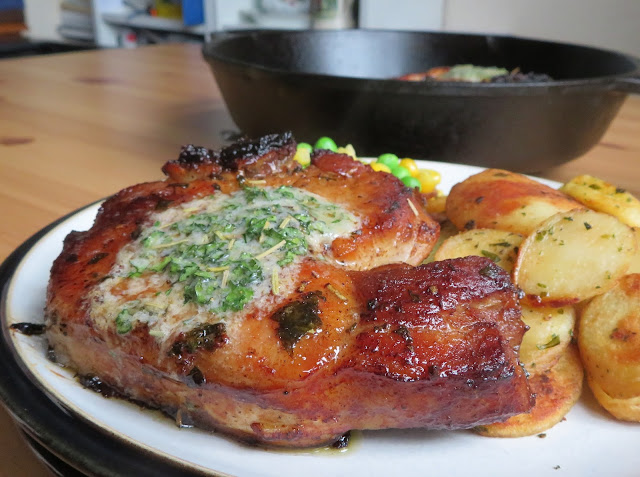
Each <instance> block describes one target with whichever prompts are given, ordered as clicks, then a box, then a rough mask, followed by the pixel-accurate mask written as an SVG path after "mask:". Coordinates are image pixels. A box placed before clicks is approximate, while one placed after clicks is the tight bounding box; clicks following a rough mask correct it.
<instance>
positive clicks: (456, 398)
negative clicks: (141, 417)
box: [45, 134, 533, 447]
mask: <svg viewBox="0 0 640 477" xmlns="http://www.w3.org/2000/svg"><path fill="white" fill-rule="evenodd" d="M295 153H296V144H295V142H294V141H293V139H292V138H291V136H290V135H287V134H285V135H273V136H267V137H263V138H260V139H258V140H256V141H243V142H240V143H238V144H235V145H233V146H230V147H228V148H225V149H223V150H221V151H219V152H214V151H211V150H208V149H204V148H195V147H192V146H188V147H185V148H184V149H183V151H182V153H181V155H180V158H179V159H178V160H175V161H170V162H168V163H167V164H166V165H165V166H164V168H163V170H164V172H165V173H166V174H167V176H168V178H167V179H166V180H165V181H161V182H151V183H145V184H139V185H136V186H132V187H129V188H127V189H125V190H123V191H121V192H119V193H118V194H116V195H115V196H113V197H111V198H110V199H108V200H107V201H106V202H105V203H104V204H103V206H102V207H101V209H100V212H99V213H98V216H97V218H96V221H95V223H94V225H93V227H92V228H91V229H90V230H89V231H86V232H73V233H71V234H70V235H69V236H68V237H67V238H66V239H65V242H64V248H63V251H62V253H61V254H60V256H59V257H58V258H57V259H56V260H55V262H54V264H53V268H52V271H51V279H50V283H49V287H48V291H47V304H46V311H45V321H46V326H47V336H48V339H49V342H50V344H51V346H52V347H53V349H54V351H55V355H56V357H57V359H58V360H59V361H60V362H62V363H64V364H68V365H69V366H72V367H73V368H75V369H76V370H77V372H78V374H79V375H82V376H84V377H85V379H87V378H88V379H91V378H93V377H95V378H96V379H99V380H101V381H102V382H104V383H107V384H109V385H110V386H112V387H114V388H115V389H117V390H118V391H119V392H121V393H122V394H123V395H125V396H127V397H129V398H132V399H135V400H137V401H141V402H144V403H146V404H148V405H150V406H152V407H157V408H160V409H163V410H164V411H165V412H167V413H169V414H172V415H174V416H176V419H177V420H178V421H179V422H182V423H190V424H196V425H198V426H201V427H204V428H210V429H215V430H218V431H222V432H225V433H227V434H230V435H233V436H235V437H237V438H239V439H242V440H245V441H248V442H254V443H261V444H267V445H274V446H293V447H302V446H317V445H322V444H327V443H331V442H333V441H335V440H337V439H339V438H340V436H341V435H342V434H344V433H345V432H347V431H349V430H351V429H384V428H408V427H426V428H431V429H459V428H470V427H475V426H479V425H486V424H490V423H493V422H496V421H501V420H505V419H507V418H509V417H511V416H514V415H517V414H521V413H523V412H526V411H528V410H529V409H530V408H531V406H532V404H533V397H532V395H531V391H530V388H529V385H528V382H527V379H526V375H525V371H524V369H523V368H522V366H521V365H520V363H519V361H518V354H517V349H518V347H519V345H520V341H521V339H522V335H523V334H524V332H525V325H524V323H523V322H522V321H521V319H520V307H519V304H518V297H519V294H518V291H517V289H516V288H515V287H514V286H513V284H512V283H511V281H510V278H509V275H508V273H507V272H506V271H504V270H503V269H502V268H500V267H499V266H497V265H495V264H494V263H493V262H492V261H491V260H490V259H488V258H486V257H467V258H457V259H451V260H444V261H441V262H437V263H430V264H426V265H419V264H420V263H421V262H422V261H423V260H424V259H425V258H426V257H427V255H428V254H429V252H430V251H431V249H432V248H433V245H434V243H435V241H436V239H437V237H438V230H439V227H438V224H437V223H436V222H435V221H434V220H433V219H432V218H431V217H430V216H429V215H428V214H427V213H426V211H425V197H424V196H422V195H421V194H419V193H418V192H417V191H416V190H415V189H410V188H407V187H405V186H404V185H403V183H402V182H401V181H400V180H399V179H397V178H396V177H393V176H392V175H391V174H385V173H383V172H376V171H374V170H372V169H371V168H370V167H369V166H367V165H365V164H362V163H360V162H357V161H355V160H353V159H352V158H351V157H349V156H347V155H344V154H337V153H333V152H330V151H317V152H314V154H313V155H312V157H311V161H310V165H309V166H308V167H307V168H306V169H302V168H301V167H300V166H299V164H298V163H297V162H296V161H294V160H293V157H294V154H295Z"/></svg>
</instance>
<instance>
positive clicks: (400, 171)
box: [391, 166, 411, 180]
mask: <svg viewBox="0 0 640 477" xmlns="http://www.w3.org/2000/svg"><path fill="white" fill-rule="evenodd" d="M391 173H392V174H393V175H394V176H396V177H397V178H398V179H400V180H402V179H404V178H405V177H409V176H410V175H411V172H409V169H407V168H406V167H403V166H396V167H394V168H393V169H391Z"/></svg>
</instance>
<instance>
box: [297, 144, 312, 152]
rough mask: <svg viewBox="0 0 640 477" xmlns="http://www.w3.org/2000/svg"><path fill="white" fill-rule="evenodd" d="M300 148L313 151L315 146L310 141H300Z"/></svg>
mask: <svg viewBox="0 0 640 477" xmlns="http://www.w3.org/2000/svg"><path fill="white" fill-rule="evenodd" d="M298 149H306V150H307V151H309V152H313V146H312V145H311V144H309V143H308V142H299V143H298Z"/></svg>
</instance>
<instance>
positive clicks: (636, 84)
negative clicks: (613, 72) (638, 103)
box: [614, 75, 640, 94]
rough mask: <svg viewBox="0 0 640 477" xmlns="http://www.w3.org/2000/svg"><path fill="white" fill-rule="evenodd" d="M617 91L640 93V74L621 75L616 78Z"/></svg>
mask: <svg viewBox="0 0 640 477" xmlns="http://www.w3.org/2000/svg"><path fill="white" fill-rule="evenodd" d="M614 89H615V90H616V91H622V92H625V93H634V94H640V76H634V75H629V76H619V77H618V78H616V79H615V88H614Z"/></svg>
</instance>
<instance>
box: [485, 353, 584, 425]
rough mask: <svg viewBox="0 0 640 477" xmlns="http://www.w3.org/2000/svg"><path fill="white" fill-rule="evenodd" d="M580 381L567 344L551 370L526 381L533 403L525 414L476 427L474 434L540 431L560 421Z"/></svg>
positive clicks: (577, 395)
mask: <svg viewBox="0 0 640 477" xmlns="http://www.w3.org/2000/svg"><path fill="white" fill-rule="evenodd" d="M583 380H584V374H583V370H582V364H581V363H580V356H579V354H578V351H577V349H576V347H575V346H574V345H571V346H569V347H567V348H566V349H565V350H564V352H563V353H562V356H561V357H560V359H559V360H558V362H557V363H556V364H555V365H554V366H553V367H552V368H550V369H548V370H546V371H544V372H541V373H536V374H532V375H531V377H530V378H529V384H530V386H531V392H533V393H535V394H536V404H535V406H534V407H533V409H531V411H530V412H529V413H526V414H518V415H517V416H513V417H510V418H509V419H507V420H506V421H505V422H498V423H495V424H490V425H488V426H480V427H476V428H475V431H476V432H478V433H479V434H481V435H483V436H488V437H524V436H531V435H534V434H539V433H540V432H544V431H546V430H547V429H549V428H551V427H553V426H554V425H556V424H557V423H558V422H560V421H561V420H562V418H563V417H564V416H565V415H566V414H567V413H568V412H569V411H570V410H571V408H572V407H573V405H574V404H575V403H576V402H577V401H578V399H580V394H581V393H582V382H583Z"/></svg>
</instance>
